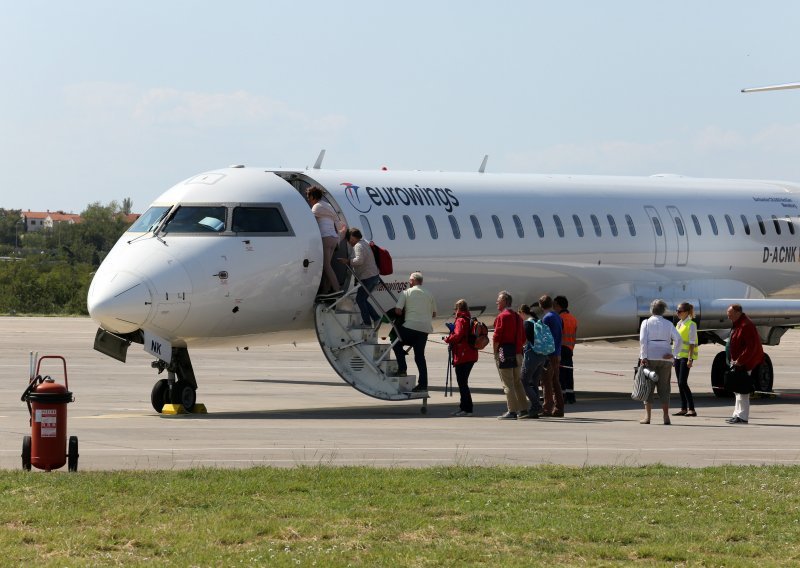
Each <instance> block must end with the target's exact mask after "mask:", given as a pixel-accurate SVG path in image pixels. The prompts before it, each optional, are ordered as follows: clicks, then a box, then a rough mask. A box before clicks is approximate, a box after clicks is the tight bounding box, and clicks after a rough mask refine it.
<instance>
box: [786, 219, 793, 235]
mask: <svg viewBox="0 0 800 568" xmlns="http://www.w3.org/2000/svg"><path fill="white" fill-rule="evenodd" d="M786 224H787V225H789V232H790V233H791V234H793V235H794V223H792V218H791V217H789V216H788V215H787V216H786Z"/></svg>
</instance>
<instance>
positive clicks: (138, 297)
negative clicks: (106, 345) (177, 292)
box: [87, 272, 153, 333]
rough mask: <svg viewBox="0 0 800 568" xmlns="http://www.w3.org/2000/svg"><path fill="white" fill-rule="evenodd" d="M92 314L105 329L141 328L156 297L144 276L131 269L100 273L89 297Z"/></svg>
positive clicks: (126, 329) (129, 330) (117, 331)
mask: <svg viewBox="0 0 800 568" xmlns="http://www.w3.org/2000/svg"><path fill="white" fill-rule="evenodd" d="M87 302H88V307H89V315H90V316H91V317H92V319H93V320H94V321H96V322H97V323H99V324H100V325H101V326H102V327H103V328H104V329H107V330H108V331H111V332H114V333H130V332H132V331H136V330H137V329H139V328H140V327H141V326H142V324H144V322H145V321H147V318H148V317H149V316H150V311H151V310H152V307H153V298H152V296H151V294H150V290H149V289H148V287H147V284H145V282H144V280H143V279H142V278H141V277H139V276H137V275H135V274H132V273H130V272H114V273H112V274H110V275H109V276H108V277H105V276H104V275H103V274H101V273H98V274H97V275H96V276H95V279H94V280H93V281H92V285H91V288H90V289H89V297H88V298H87Z"/></svg>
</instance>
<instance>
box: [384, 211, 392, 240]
mask: <svg viewBox="0 0 800 568" xmlns="http://www.w3.org/2000/svg"><path fill="white" fill-rule="evenodd" d="M383 224H384V225H386V236H387V237H389V240H390V241H393V240H394V225H392V220H391V219H389V216H388V215H384V216H383Z"/></svg>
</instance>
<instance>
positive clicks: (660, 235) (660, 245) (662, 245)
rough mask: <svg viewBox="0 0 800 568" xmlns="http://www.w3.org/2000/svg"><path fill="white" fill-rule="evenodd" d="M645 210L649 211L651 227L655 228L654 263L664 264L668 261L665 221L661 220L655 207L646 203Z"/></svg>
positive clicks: (657, 264)
mask: <svg viewBox="0 0 800 568" xmlns="http://www.w3.org/2000/svg"><path fill="white" fill-rule="evenodd" d="M644 210H645V212H646V213H647V218H648V219H650V227H651V228H652V229H653V237H654V238H655V256H654V258H653V265H654V266H664V265H665V264H666V262H667V234H666V232H665V231H664V223H662V222H661V215H659V214H658V211H656V208H655V207H651V206H650V205H645V206H644Z"/></svg>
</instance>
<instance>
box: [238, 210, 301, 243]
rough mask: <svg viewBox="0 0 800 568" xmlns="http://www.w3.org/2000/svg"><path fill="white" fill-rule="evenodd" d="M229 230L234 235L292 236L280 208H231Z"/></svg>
mask: <svg viewBox="0 0 800 568" xmlns="http://www.w3.org/2000/svg"><path fill="white" fill-rule="evenodd" d="M231 230H232V231H233V232H234V233H259V234H269V235H287V236H288V235H291V234H292V231H291V229H289V225H288V224H287V222H286V219H285V218H284V216H283V212H282V211H281V210H280V208H278V207H266V206H252V205H251V206H240V207H234V208H233V222H232V224H231Z"/></svg>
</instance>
